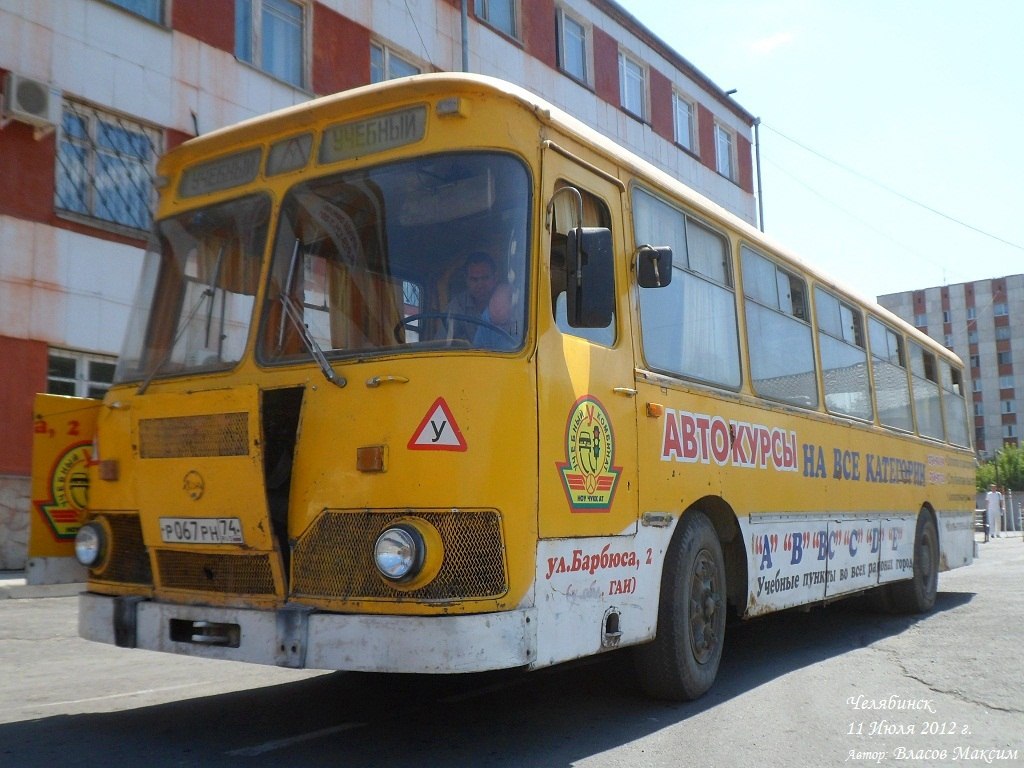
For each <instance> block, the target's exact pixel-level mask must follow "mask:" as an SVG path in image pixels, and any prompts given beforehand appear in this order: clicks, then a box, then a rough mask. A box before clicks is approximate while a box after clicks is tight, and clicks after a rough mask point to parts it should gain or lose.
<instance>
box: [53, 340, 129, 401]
mask: <svg viewBox="0 0 1024 768" xmlns="http://www.w3.org/2000/svg"><path fill="white" fill-rule="evenodd" d="M116 366H117V360H116V359H115V358H113V357H105V356H103V355H92V354H87V353H83V352H72V351H70V350H66V349H52V350H50V355H49V360H48V367H47V373H46V391H47V392H48V393H49V394H51V395H71V396H73V397H94V398H101V397H103V395H104V394H105V393H106V391H107V390H108V389H110V384H111V382H113V380H114V368H115V367H116Z"/></svg>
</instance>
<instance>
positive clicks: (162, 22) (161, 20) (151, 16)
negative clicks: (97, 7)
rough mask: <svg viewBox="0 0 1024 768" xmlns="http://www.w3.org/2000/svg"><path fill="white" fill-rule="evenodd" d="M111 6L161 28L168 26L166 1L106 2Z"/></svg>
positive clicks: (109, 0) (130, 0)
mask: <svg viewBox="0 0 1024 768" xmlns="http://www.w3.org/2000/svg"><path fill="white" fill-rule="evenodd" d="M106 2H107V3H108V4H110V5H113V6H116V7H118V8H120V9H121V10H123V11H127V12H128V13H131V14H134V15H135V16H138V17H139V18H140V19H145V20H146V21H149V22H152V23H153V24H156V25H158V26H161V27H165V26H167V21H166V20H167V2H166V0H106Z"/></svg>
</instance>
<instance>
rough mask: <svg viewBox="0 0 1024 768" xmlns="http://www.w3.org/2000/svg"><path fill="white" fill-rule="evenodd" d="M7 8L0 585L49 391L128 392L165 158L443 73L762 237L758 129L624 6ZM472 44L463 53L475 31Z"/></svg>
mask: <svg viewBox="0 0 1024 768" xmlns="http://www.w3.org/2000/svg"><path fill="white" fill-rule="evenodd" d="M462 11H463V3H462V0H372V2H367V1H366V0H43V1H41V2H27V1H25V0H0V78H2V90H3V95H2V99H3V100H2V109H0V370H2V371H3V375H2V376H0V423H2V429H3V434H4V436H5V439H4V440H3V441H2V443H0V569H9V568H21V567H23V565H24V563H25V549H26V542H27V536H28V519H29V506H30V503H29V471H30V457H31V437H32V428H33V420H32V401H33V396H34V394H35V393H36V392H45V391H49V392H54V393H60V394H68V395H85V396H91V397H99V396H102V394H103V393H104V392H105V391H106V389H107V388H108V387H109V385H110V383H111V380H112V377H113V373H114V368H115V365H116V361H117V354H118V351H119V348H120V343H121V338H122V336H123V335H124V331H125V327H126V324H127V322H128V315H129V309H130V304H131V301H132V297H133V294H134V291H135V285H136V282H137V279H138V274H139V269H140V267H141V262H142V255H143V251H144V247H145V243H146V237H147V233H148V231H149V228H150V225H151V218H152V209H153V202H154V196H153V186H152V184H153V176H154V168H155V164H156V160H157V158H158V157H159V156H160V155H161V154H162V153H164V152H165V151H167V150H168V149H171V148H173V147H174V146H176V145H178V144H180V143H182V142H184V141H186V140H187V139H189V138H190V137H192V136H195V135H197V134H200V133H208V132H209V131H212V130H214V129H216V128H219V127H221V126H225V125H229V124H232V123H235V122H237V121H239V120H242V119H245V118H248V117H252V116H254V115H259V114H262V113H265V112H269V111H271V110H274V109H277V108H281V107H286V106H291V105H293V104H297V103H300V102H303V101H306V100H308V99H310V98H313V97H315V96H319V95H325V94H330V93H334V92H337V91H341V90H345V89H348V88H352V87H355V86H360V85H364V84H367V83H370V82H375V81H379V80H384V79H389V78H392V77H400V76H403V75H411V74H416V73H420V72H430V71H461V70H462V69H463V62H464V60H465V62H466V63H467V64H468V66H467V67H466V68H468V70H469V71H472V72H477V73H482V74H488V75H493V76H497V77H500V78H504V79H506V80H510V81H512V82H515V83H517V84H518V85H521V86H524V87H526V88H528V89H530V90H532V91H535V92H536V93H538V94H539V95H541V96H542V97H544V98H545V99H547V100H549V101H551V102H553V103H554V104H555V105H557V106H559V107H561V108H562V109H564V110H565V111H567V112H569V113H571V114H573V115H575V116H576V117H578V118H580V119H582V120H583V121H585V122H586V123H587V124H589V125H591V126H593V127H594V128H595V129H597V130H599V131H601V132H602V133H604V134H607V135H608V136H611V137H612V138H614V139H615V140H616V141H618V142H619V143H621V144H623V145H625V146H626V147H628V148H629V149H630V150H632V151H634V152H636V153H637V154H639V155H641V156H643V157H645V158H646V159H648V160H650V161H652V162H654V163H655V164H656V165H658V166H660V167H662V168H663V169H664V170H666V171H667V172H669V173H670V174H672V175H673V176H676V177H677V178H679V179H681V180H682V181H684V182H685V183H687V184H689V185H690V186H691V187H693V188H695V189H696V190H697V191H699V192H701V193H702V194H704V195H706V196H708V197H709V198H711V199H712V200H714V201H715V202H717V203H718V204H720V205H721V206H723V207H724V208H726V209H728V210H730V211H732V212H733V213H735V214H737V215H738V216H740V217H741V218H743V219H745V220H747V221H749V222H751V223H753V222H754V219H755V200H754V189H753V176H754V174H753V162H752V151H751V149H752V148H751V136H752V131H753V124H754V118H753V116H752V115H750V114H749V113H748V112H747V111H745V110H744V109H743V108H742V107H741V106H739V104H737V103H736V102H735V101H734V100H733V99H732V98H731V97H730V95H729V94H727V93H726V92H725V91H723V89H722V88H720V87H719V86H717V85H716V84H715V83H713V82H712V81H711V80H710V79H709V78H708V77H706V76H705V75H704V74H702V73H701V72H700V71H699V70H698V69H696V68H695V67H694V66H693V65H691V64H690V63H689V62H688V61H686V59H685V58H683V56H682V55H680V54H679V53H678V52H676V51H674V50H672V49H671V48H670V47H669V46H668V45H666V44H665V43H664V42H662V41H661V40H660V39H659V38H658V37H657V36H656V35H655V34H654V33H653V32H652V31H651V30H649V29H647V28H646V27H644V26H643V25H642V24H640V23H639V21H637V19H635V18H634V17H633V16H632V15H630V14H629V13H628V12H627V11H626V10H625V9H624V8H623V7H622V6H620V5H618V4H617V3H615V2H613V1H612V0H466V16H465V18H466V22H467V23H466V24H465V26H464V25H463V13H462ZM464 29H465V39H466V41H467V44H466V45H465V50H464V46H463V42H462V41H463V30H464Z"/></svg>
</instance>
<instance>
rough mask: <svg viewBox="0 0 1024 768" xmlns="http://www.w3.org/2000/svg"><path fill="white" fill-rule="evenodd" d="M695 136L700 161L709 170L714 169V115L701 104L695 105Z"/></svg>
mask: <svg viewBox="0 0 1024 768" xmlns="http://www.w3.org/2000/svg"><path fill="white" fill-rule="evenodd" d="M697 136H698V137H699V138H698V139H697V141H698V142H699V144H700V161H701V162H702V163H703V164H704V165H706V166H707V167H708V168H710V169H711V170H713V171H714V170H716V168H715V117H714V115H712V114H711V110H710V109H708V108H707V107H705V106H704V105H703V104H698V105H697Z"/></svg>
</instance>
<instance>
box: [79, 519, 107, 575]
mask: <svg viewBox="0 0 1024 768" xmlns="http://www.w3.org/2000/svg"><path fill="white" fill-rule="evenodd" d="M108 546H109V542H108V541H107V532H106V530H105V529H104V528H103V526H102V525H100V524H99V523H86V524H85V525H83V526H82V527H81V528H79V529H78V533H76V534H75V558H76V559H77V560H78V562H80V563H81V564H82V565H84V566H85V567H86V568H95V567H96V566H98V565H99V564H100V563H101V562H103V558H104V557H106V555H107V547H108Z"/></svg>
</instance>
